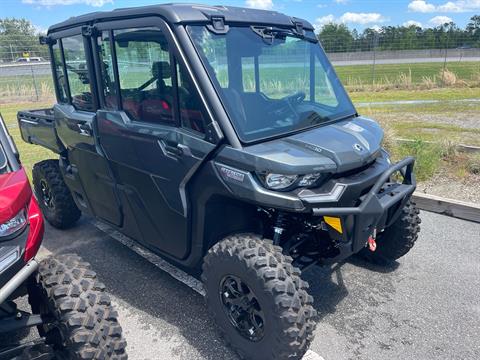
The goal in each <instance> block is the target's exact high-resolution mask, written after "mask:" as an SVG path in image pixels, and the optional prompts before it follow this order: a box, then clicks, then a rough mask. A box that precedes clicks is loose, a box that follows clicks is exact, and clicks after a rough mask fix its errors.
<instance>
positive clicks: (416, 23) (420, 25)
mask: <svg viewBox="0 0 480 360" xmlns="http://www.w3.org/2000/svg"><path fill="white" fill-rule="evenodd" d="M403 26H406V27H410V26H418V27H423V26H422V23H421V22H418V21H415V20H408V21H405V22H404V23H403Z"/></svg>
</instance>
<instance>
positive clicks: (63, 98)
mask: <svg viewBox="0 0 480 360" xmlns="http://www.w3.org/2000/svg"><path fill="white" fill-rule="evenodd" d="M60 41H61V40H57V41H56V43H55V44H54V45H52V51H53V59H52V61H53V67H54V69H55V74H54V76H55V79H56V81H57V86H58V96H59V99H58V101H59V102H60V103H67V102H68V98H67V79H66V78H65V73H64V72H63V61H62V53H61V49H60Z"/></svg>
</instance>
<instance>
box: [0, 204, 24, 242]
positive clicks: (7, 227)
mask: <svg viewBox="0 0 480 360" xmlns="http://www.w3.org/2000/svg"><path fill="white" fill-rule="evenodd" d="M26 224H27V218H26V216H25V210H21V211H20V212H19V213H18V214H17V215H15V216H14V217H13V218H11V219H10V220H8V221H7V222H4V223H3V224H1V225H0V238H2V237H5V236H10V235H12V234H14V233H16V232H18V231H20V230H21V229H23V228H24V227H25V225H26Z"/></svg>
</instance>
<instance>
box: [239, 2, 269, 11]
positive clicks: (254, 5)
mask: <svg viewBox="0 0 480 360" xmlns="http://www.w3.org/2000/svg"><path fill="white" fill-rule="evenodd" d="M245 5H247V6H248V7H250V8H254V9H262V10H270V9H272V8H273V0H247V1H245Z"/></svg>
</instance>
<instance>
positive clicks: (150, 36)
mask: <svg viewBox="0 0 480 360" xmlns="http://www.w3.org/2000/svg"><path fill="white" fill-rule="evenodd" d="M114 41H115V52H116V55H117V63H118V73H119V78H120V79H119V80H120V89H121V90H120V91H121V98H122V107H123V110H124V111H125V112H126V113H128V114H129V116H130V117H131V118H132V119H134V120H137V121H145V122H150V123H167V124H171V125H175V120H174V117H173V88H172V71H171V67H170V53H169V49H168V43H167V40H166V39H165V37H164V36H163V34H162V32H161V31H160V30H158V29H155V28H133V29H126V30H116V31H114Z"/></svg>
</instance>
